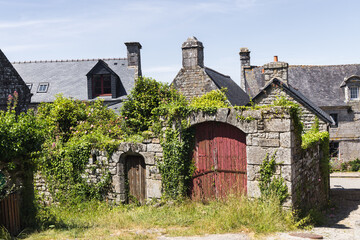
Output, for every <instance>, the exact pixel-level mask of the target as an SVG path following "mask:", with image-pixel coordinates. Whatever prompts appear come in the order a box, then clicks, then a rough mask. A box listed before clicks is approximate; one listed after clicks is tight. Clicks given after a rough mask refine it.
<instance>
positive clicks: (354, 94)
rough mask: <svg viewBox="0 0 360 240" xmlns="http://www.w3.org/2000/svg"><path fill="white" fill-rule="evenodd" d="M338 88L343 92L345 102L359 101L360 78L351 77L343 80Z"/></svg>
mask: <svg viewBox="0 0 360 240" xmlns="http://www.w3.org/2000/svg"><path fill="white" fill-rule="evenodd" d="M340 88H344V90H345V92H344V93H345V102H351V101H359V100H360V93H359V89H360V76H355V75H354V76H351V77H348V78H345V79H344V81H343V82H342V83H341V85H340Z"/></svg>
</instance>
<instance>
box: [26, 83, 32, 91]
mask: <svg viewBox="0 0 360 240" xmlns="http://www.w3.org/2000/svg"><path fill="white" fill-rule="evenodd" d="M26 86H27V87H28V88H29V90H30V91H31V89H32V86H33V84H32V83H26Z"/></svg>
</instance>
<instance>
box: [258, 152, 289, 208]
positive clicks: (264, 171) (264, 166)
mask: <svg viewBox="0 0 360 240" xmlns="http://www.w3.org/2000/svg"><path fill="white" fill-rule="evenodd" d="M275 156H276V152H275V153H274V154H273V155H271V156H270V157H269V155H268V154H266V157H265V158H264V160H263V162H262V163H261V165H260V178H259V188H260V192H261V197H262V198H264V199H266V198H268V197H269V196H276V197H277V198H278V199H279V201H280V204H283V203H284V201H285V200H286V198H287V197H288V196H289V193H288V188H287V186H286V184H285V180H284V178H283V177H282V176H281V175H280V176H275V172H276V166H277V165H278V164H276V160H275Z"/></svg>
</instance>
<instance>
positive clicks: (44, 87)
mask: <svg viewBox="0 0 360 240" xmlns="http://www.w3.org/2000/svg"><path fill="white" fill-rule="evenodd" d="M48 88H49V83H46V82H45V83H39V87H38V89H37V92H38V93H46V92H47V91H48Z"/></svg>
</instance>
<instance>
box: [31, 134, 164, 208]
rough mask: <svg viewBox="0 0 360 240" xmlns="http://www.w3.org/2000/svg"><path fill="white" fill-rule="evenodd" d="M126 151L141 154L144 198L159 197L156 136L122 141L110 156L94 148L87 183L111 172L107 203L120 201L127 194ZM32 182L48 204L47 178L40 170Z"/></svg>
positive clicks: (159, 157)
mask: <svg viewBox="0 0 360 240" xmlns="http://www.w3.org/2000/svg"><path fill="white" fill-rule="evenodd" d="M129 155H137V156H142V157H143V158H144V161H145V168H146V176H145V188H146V196H145V197H146V199H149V200H150V199H153V198H156V199H158V198H160V197H161V176H160V173H159V169H158V168H157V165H156V161H157V160H159V161H161V159H162V157H163V154H162V147H161V145H160V141H159V139H157V138H153V139H148V140H144V141H143V142H142V143H121V144H120V145H119V148H118V150H117V151H116V152H114V153H113V154H112V156H111V157H110V158H108V156H107V152H104V151H98V150H93V151H92V153H91V157H90V158H89V164H88V165H87V169H86V170H85V174H83V177H84V178H86V179H87V181H88V182H89V183H93V184H96V183H98V182H100V181H103V180H104V178H105V175H106V174H107V173H108V172H109V173H110V175H111V187H110V190H109V192H108V194H107V196H105V198H106V200H107V201H109V202H110V203H123V202H125V201H126V197H127V196H126V191H127V189H126V185H125V182H126V179H125V172H124V169H125V164H126V157H127V156H129ZM34 185H35V189H36V190H37V192H38V194H39V196H40V197H41V199H42V201H43V203H44V204H45V205H49V204H50V203H51V202H52V196H51V194H50V191H49V188H48V186H47V184H46V181H45V180H44V179H43V178H42V177H41V175H40V174H37V175H36V176H35V184H34Z"/></svg>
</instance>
